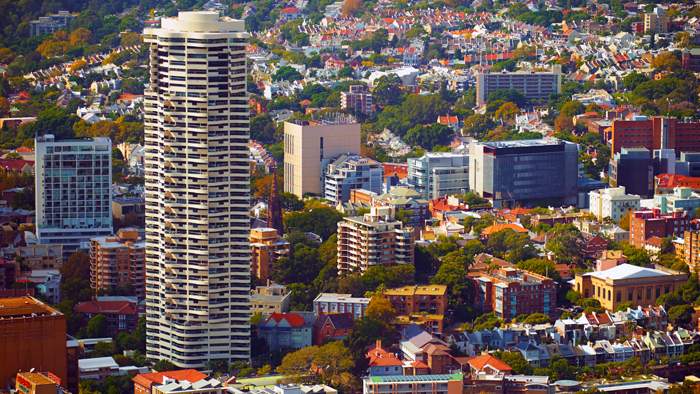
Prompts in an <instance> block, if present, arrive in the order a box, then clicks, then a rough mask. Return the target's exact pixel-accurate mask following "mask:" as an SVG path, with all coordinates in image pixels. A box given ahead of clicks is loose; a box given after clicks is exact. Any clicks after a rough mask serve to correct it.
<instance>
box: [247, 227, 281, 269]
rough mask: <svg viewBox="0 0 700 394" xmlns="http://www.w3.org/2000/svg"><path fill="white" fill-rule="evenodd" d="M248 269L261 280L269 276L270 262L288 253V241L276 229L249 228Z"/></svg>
mask: <svg viewBox="0 0 700 394" xmlns="http://www.w3.org/2000/svg"><path fill="white" fill-rule="evenodd" d="M249 239H250V249H251V257H252V258H251V261H250V270H251V272H252V273H253V275H254V276H255V277H256V278H257V279H258V280H261V281H266V280H268V278H269V277H270V268H271V267H272V264H273V263H274V262H275V261H276V260H277V259H278V258H280V257H283V256H287V255H289V242H288V241H287V240H286V239H284V238H282V237H281V236H280V235H279V233H278V232H277V230H275V229H274V228H270V227H258V228H254V229H251V230H250V238H249Z"/></svg>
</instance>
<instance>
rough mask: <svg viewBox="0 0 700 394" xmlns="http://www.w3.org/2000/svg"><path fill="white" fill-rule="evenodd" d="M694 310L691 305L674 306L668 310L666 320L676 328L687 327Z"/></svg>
mask: <svg viewBox="0 0 700 394" xmlns="http://www.w3.org/2000/svg"><path fill="white" fill-rule="evenodd" d="M694 312H695V310H694V309H693V306H692V305H687V304H684V305H675V306H672V307H671V308H670V309H669V310H668V320H669V321H670V322H671V323H672V324H673V325H674V326H676V327H682V326H685V327H687V326H689V325H690V322H691V320H692V319H693V313H694Z"/></svg>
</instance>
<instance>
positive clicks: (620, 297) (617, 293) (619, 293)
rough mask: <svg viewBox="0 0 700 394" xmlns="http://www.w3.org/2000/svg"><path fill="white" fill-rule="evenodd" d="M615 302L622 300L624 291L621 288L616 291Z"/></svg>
mask: <svg viewBox="0 0 700 394" xmlns="http://www.w3.org/2000/svg"><path fill="white" fill-rule="evenodd" d="M615 302H622V292H621V291H620V290H618V291H616V292H615Z"/></svg>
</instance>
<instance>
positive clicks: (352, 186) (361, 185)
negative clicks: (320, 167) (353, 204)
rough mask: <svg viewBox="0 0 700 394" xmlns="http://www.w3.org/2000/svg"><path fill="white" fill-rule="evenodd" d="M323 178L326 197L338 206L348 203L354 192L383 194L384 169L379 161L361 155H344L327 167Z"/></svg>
mask: <svg viewBox="0 0 700 394" xmlns="http://www.w3.org/2000/svg"><path fill="white" fill-rule="evenodd" d="M323 176H324V181H323V184H324V190H323V194H324V197H325V198H326V199H327V200H329V201H331V202H332V203H333V204H336V205H337V204H340V203H344V202H347V201H348V200H349V199H350V192H351V191H352V190H356V189H363V190H369V191H371V192H374V193H377V194H379V193H381V192H382V186H383V184H384V167H382V164H381V163H379V162H378V161H376V160H372V159H369V158H366V157H362V156H360V155H354V154H342V155H340V156H338V158H337V159H335V160H333V161H332V162H330V163H329V164H328V165H327V166H326V168H325V170H324V172H323Z"/></svg>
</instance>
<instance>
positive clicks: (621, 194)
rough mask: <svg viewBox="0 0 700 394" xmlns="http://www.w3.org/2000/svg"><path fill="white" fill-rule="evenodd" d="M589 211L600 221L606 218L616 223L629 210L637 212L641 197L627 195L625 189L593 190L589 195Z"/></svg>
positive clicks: (621, 187)
mask: <svg viewBox="0 0 700 394" xmlns="http://www.w3.org/2000/svg"><path fill="white" fill-rule="evenodd" d="M588 201H589V203H588V210H589V211H590V212H591V214H593V215H594V216H595V217H596V219H598V221H602V220H603V219H605V218H610V219H612V220H613V221H614V222H615V223H617V222H619V221H620V218H621V217H622V215H624V214H625V213H626V212H627V211H629V210H635V211H636V210H637V209H639V206H640V201H641V197H639V196H638V195H636V194H625V187H624V186H620V187H613V188H608V189H599V190H593V191H591V192H589V193H588Z"/></svg>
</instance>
